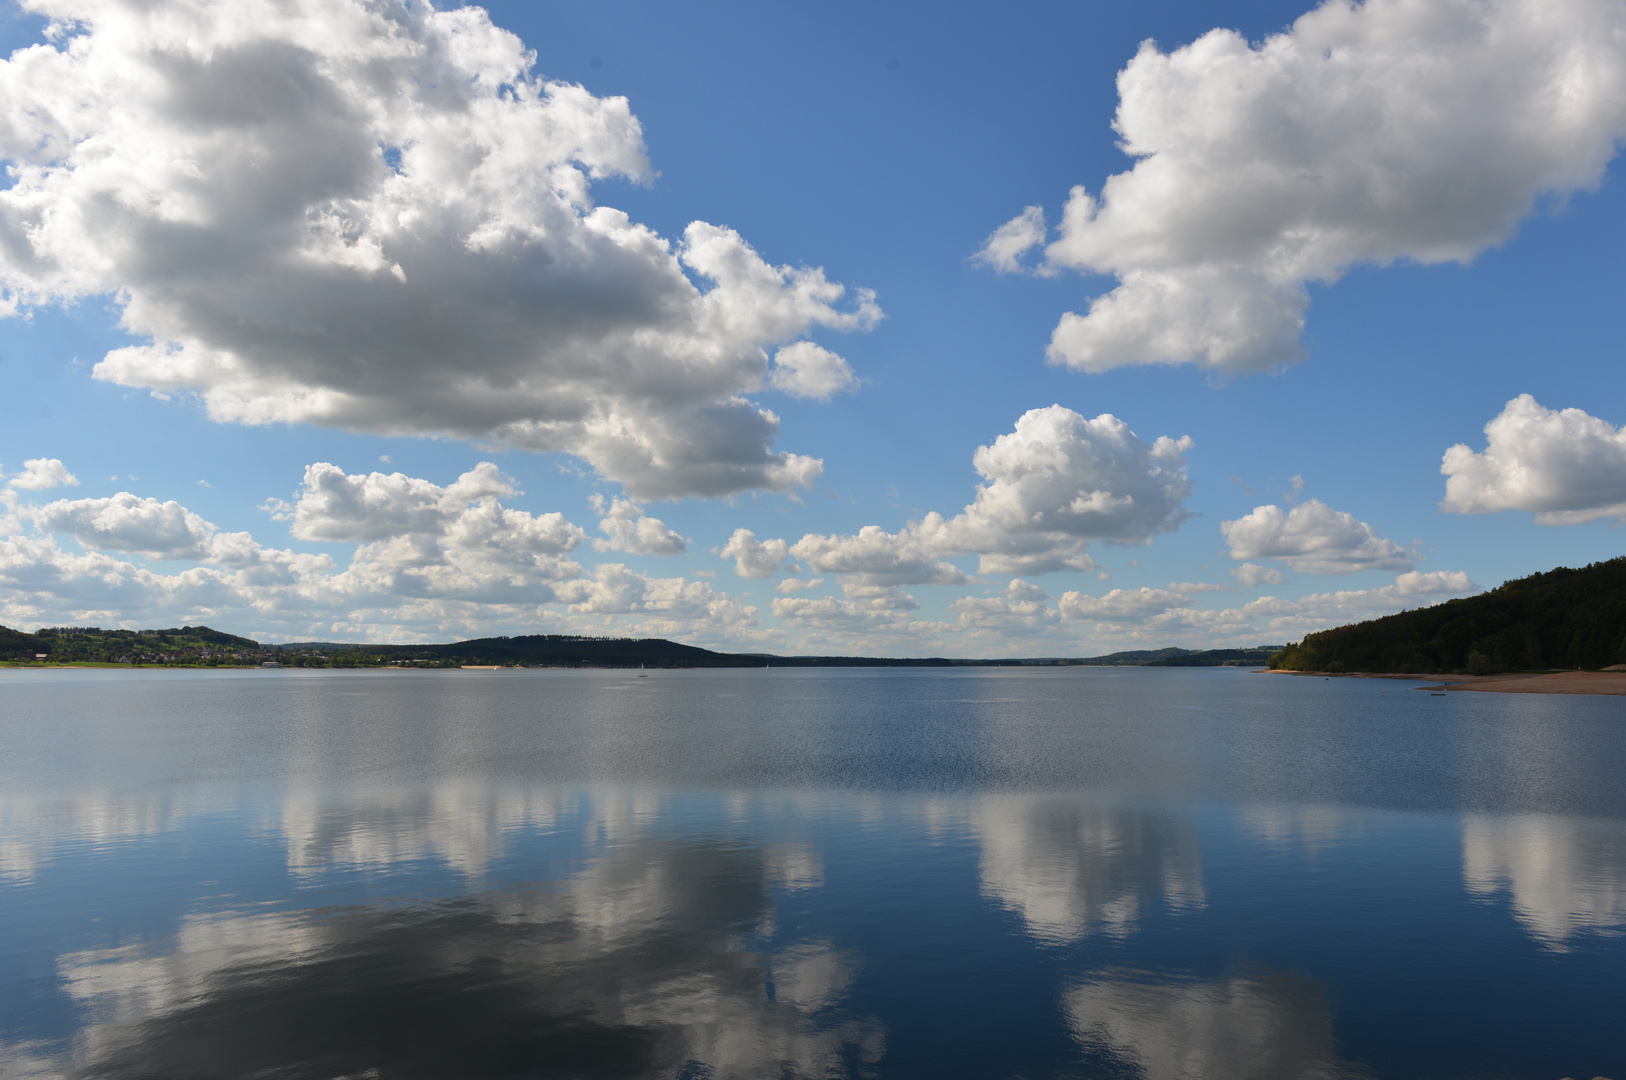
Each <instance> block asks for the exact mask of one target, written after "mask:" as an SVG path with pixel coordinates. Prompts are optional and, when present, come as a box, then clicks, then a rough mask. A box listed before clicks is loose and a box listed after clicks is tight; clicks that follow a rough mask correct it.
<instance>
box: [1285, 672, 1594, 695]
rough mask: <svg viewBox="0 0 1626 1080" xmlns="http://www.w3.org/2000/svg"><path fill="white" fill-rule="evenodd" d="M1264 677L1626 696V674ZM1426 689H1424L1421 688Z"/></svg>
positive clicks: (1488, 690)
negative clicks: (1378, 680) (1354, 680)
mask: <svg viewBox="0 0 1626 1080" xmlns="http://www.w3.org/2000/svg"><path fill="white" fill-rule="evenodd" d="M1258 674H1261V675H1309V676H1314V675H1319V676H1321V677H1322V678H1325V679H1406V680H1408V681H1416V682H1422V683H1429V684H1431V685H1429V686H1428V687H1426V689H1429V690H1479V691H1484V692H1488V693H1493V694H1619V695H1626V670H1620V671H1616V670H1610V671H1552V672H1548V673H1547V674H1545V675H1531V674H1528V673H1525V672H1510V673H1508V674H1505V675H1415V674H1414V675H1403V674H1401V675H1376V674H1367V673H1354V674H1350V673H1344V672H1332V671H1282V670H1280V669H1278V670H1275V671H1270V670H1266V669H1262V670H1260V671H1259V672H1258ZM1420 689H1423V688H1420Z"/></svg>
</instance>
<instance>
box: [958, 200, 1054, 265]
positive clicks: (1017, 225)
mask: <svg viewBox="0 0 1626 1080" xmlns="http://www.w3.org/2000/svg"><path fill="white" fill-rule="evenodd" d="M1048 231H1049V230H1048V229H1047V228H1046V226H1045V221H1044V207H1042V206H1030V207H1028V208H1027V209H1025V210H1023V211H1022V213H1021V214H1019V215H1018V216H1016V217H1014V218H1012V219H1011V220H1009V221H1007V222H1006V223H1005V224H1003V225H1001V226H1000V227H999V228H997V229H995V230H994V231H993V233H992V234H991V235H990V236H989V237H988V239H987V240H985V241H983V245H982V247H981V248H979V249H978V250H977V254H976V255H975V256H973V259H974V261H976V262H979V263H981V264H982V265H984V266H991V267H993V268H994V269H995V270H998V271H999V272H1000V273H1003V274H1016V273H1020V272H1021V271H1022V270H1023V266H1022V263H1021V258H1022V256H1023V255H1024V254H1026V253H1027V252H1028V251H1030V250H1032V249H1033V248H1036V247H1038V246H1039V245H1040V244H1042V243H1044V238H1045V233H1046V232H1048Z"/></svg>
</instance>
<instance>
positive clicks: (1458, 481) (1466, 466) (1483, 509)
mask: <svg viewBox="0 0 1626 1080" xmlns="http://www.w3.org/2000/svg"><path fill="white" fill-rule="evenodd" d="M1485 439H1486V445H1485V449H1484V450H1483V451H1480V452H1475V451H1474V450H1473V449H1471V448H1470V447H1468V446H1466V445H1464V444H1462V443H1458V444H1457V445H1455V446H1453V447H1451V448H1450V449H1449V450H1447V451H1446V452H1445V460H1444V461H1443V462H1442V463H1441V465H1440V472H1441V473H1443V474H1444V475H1445V477H1446V481H1445V501H1444V502H1442V503H1441V504H1440V508H1441V509H1443V510H1450V511H1455V512H1456V513H1459V514H1488V513H1493V512H1495V511H1498V510H1525V511H1529V512H1530V513H1533V514H1535V516H1536V522H1537V524H1540V525H1577V524H1583V523H1585V522H1589V521H1597V520H1599V519H1600V518H1615V519H1616V520H1626V428H1617V427H1615V426H1614V425H1613V424H1611V423H1609V422H1608V421H1607V420H1600V419H1598V418H1597V417H1596V416H1591V415H1589V414H1587V413H1585V412H1583V411H1582V410H1580V409H1564V410H1562V411H1559V410H1555V409H1547V408H1543V407H1542V405H1541V404H1540V402H1538V401H1536V399H1535V398H1533V397H1531V396H1530V395H1529V394H1520V395H1519V396H1518V397H1516V398H1514V399H1513V400H1512V401H1510V402H1508V403H1507V406H1506V407H1505V408H1503V409H1502V411H1501V413H1500V414H1499V415H1498V416H1497V417H1496V418H1495V419H1493V420H1492V421H1491V422H1490V423H1488V424H1486V425H1485Z"/></svg>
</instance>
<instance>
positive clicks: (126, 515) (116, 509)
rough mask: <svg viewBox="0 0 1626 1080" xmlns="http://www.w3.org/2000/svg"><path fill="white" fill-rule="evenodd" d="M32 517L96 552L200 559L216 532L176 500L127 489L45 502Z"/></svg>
mask: <svg viewBox="0 0 1626 1080" xmlns="http://www.w3.org/2000/svg"><path fill="white" fill-rule="evenodd" d="M33 519H34V524H35V525H36V526H38V527H39V528H40V529H42V530H44V531H46V532H54V533H65V534H67V535H69V536H72V537H73V538H74V539H75V540H78V541H79V542H80V543H81V544H83V545H85V546H86V547H88V548H93V549H95V550H97V551H124V552H131V553H137V554H142V555H148V556H151V557H152V558H155V559H202V558H204V557H205V556H206V555H207V554H208V552H209V544H210V541H212V540H213V539H214V536H215V534H216V533H217V532H218V531H219V530H218V529H217V528H216V527H215V526H214V525H213V524H212V523H211V522H208V521H205V520H204V519H203V518H201V517H199V516H198V515H197V514H194V513H193V512H192V511H190V510H188V509H187V508H186V507H184V506H182V505H181V504H180V503H178V502H175V501H173V500H171V501H169V502H159V501H158V500H157V499H143V498H141V497H139V496H136V495H132V494H130V493H129V492H127V491H121V492H119V493H118V494H117V495H114V496H112V497H110V498H106V499H73V500H67V499H63V500H60V501H58V502H53V503H48V504H47V505H45V506H43V507H40V508H39V509H38V510H36V511H35V512H34V514H33Z"/></svg>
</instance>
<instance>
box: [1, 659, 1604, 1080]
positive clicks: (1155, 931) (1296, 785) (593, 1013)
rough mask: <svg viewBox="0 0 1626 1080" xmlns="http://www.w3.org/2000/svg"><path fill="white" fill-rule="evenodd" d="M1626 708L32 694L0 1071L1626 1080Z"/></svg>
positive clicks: (45, 674)
mask: <svg viewBox="0 0 1626 1080" xmlns="http://www.w3.org/2000/svg"><path fill="white" fill-rule="evenodd" d="M1623 776H1626V699H1620V698H1579V697H1536V696H1515V695H1492V694H1452V695H1449V696H1447V697H1432V696H1429V695H1428V694H1426V693H1422V692H1419V691H1417V690H1415V689H1412V688H1411V687H1410V684H1405V683H1394V682H1383V681H1375V680H1373V681H1368V680H1319V679H1302V678H1298V679H1295V678H1285V677H1279V676H1278V677H1272V676H1259V675H1250V674H1246V673H1243V672H1238V671H1224V670H1218V671H1216V670H1206V671H1205V670H1196V671H1180V670H1161V671H1160V670H1133V669H1130V670H1113V669H1030V670H1010V669H970V670H903V669H899V670H829V671H796V670H791V669H773V670H760V671H749V670H747V671H718V672H652V673H651V674H650V676H649V677H648V678H646V679H638V678H636V677H635V676H634V673H630V672H602V671H601V672H565V671H503V672H460V671H459V672H353V673H345V672H303V671H279V672H162V671H142V672H101V671H80V672H70V671H37V672H36V671H10V672H0V1076H4V1077H7V1078H12V1077H17V1078H24V1077H59V1076H60V1077H121V1078H122V1077H132V1078H133V1077H143V1078H146V1077H152V1078H160V1077H162V1078H193V1077H197V1078H205V1077H207V1078H216V1077H221V1078H224V1077H266V1078H271V1077H275V1078H278V1080H283V1078H290V1080H305V1078H312V1080H315V1078H338V1077H348V1078H358V1080H359V1078H361V1077H370V1078H375V1080H394V1078H410V1080H416V1078H424V1080H430V1078H456V1077H578V1076H580V1077H588V1076H591V1077H682V1078H701V1077H712V1078H723V1077H788V1076H795V1077H800V1076H818V1077H824V1076H881V1077H911V1078H912V1077H921V1078H939V1077H993V1078H1002V1077H1026V1078H1038V1077H1146V1078H1148V1080H1164V1078H1176V1077H1180V1078H1185V1077H1215V1078H1231V1077H1238V1078H1240V1077H1259V1078H1276V1077H1316V1078H1332V1077H1362V1078H1366V1077H1371V1078H1379V1077H1430V1078H1434V1077H1542V1078H1549V1080H1558V1078H1559V1077H1565V1076H1569V1077H1577V1078H1583V1080H1584V1078H1588V1077H1593V1076H1613V1077H1616V1078H1617V1080H1619V1078H1621V1077H1623V1076H1626V935H1623V931H1626V782H1623Z"/></svg>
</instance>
